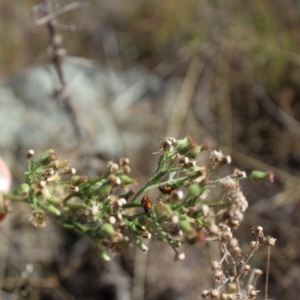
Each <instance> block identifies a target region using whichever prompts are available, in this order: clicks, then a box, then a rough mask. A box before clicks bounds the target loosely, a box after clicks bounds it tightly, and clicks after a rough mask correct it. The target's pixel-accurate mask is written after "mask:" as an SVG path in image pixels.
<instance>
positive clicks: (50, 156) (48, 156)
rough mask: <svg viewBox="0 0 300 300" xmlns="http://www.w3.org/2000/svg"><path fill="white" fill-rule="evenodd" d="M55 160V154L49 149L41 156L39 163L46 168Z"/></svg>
mask: <svg viewBox="0 0 300 300" xmlns="http://www.w3.org/2000/svg"><path fill="white" fill-rule="evenodd" d="M55 160H57V154H56V153H55V152H54V151H53V150H52V149H50V150H48V151H46V152H44V153H43V154H42V155H41V157H40V160H39V162H40V163H41V165H43V166H48V165H49V164H50V163H51V162H53V161H55Z"/></svg>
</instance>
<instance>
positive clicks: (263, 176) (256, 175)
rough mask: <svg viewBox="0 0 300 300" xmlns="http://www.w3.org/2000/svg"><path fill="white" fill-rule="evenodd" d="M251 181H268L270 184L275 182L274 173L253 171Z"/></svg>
mask: <svg viewBox="0 0 300 300" xmlns="http://www.w3.org/2000/svg"><path fill="white" fill-rule="evenodd" d="M250 179H251V180H252V181H253V182H261V181H264V180H268V181H270V182H272V183H273V182H274V173H273V172H272V171H268V172H262V171H252V173H251V175H250Z"/></svg>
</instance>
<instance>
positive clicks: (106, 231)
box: [100, 223, 115, 237]
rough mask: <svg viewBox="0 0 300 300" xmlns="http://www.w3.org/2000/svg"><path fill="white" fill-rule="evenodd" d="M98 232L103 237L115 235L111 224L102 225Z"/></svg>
mask: <svg viewBox="0 0 300 300" xmlns="http://www.w3.org/2000/svg"><path fill="white" fill-rule="evenodd" d="M100 232H101V234H103V235H106V236H110V237H112V236H113V235H114V234H115V229H114V228H113V226H112V225H111V224H109V223H104V224H103V225H102V226H101V228H100Z"/></svg>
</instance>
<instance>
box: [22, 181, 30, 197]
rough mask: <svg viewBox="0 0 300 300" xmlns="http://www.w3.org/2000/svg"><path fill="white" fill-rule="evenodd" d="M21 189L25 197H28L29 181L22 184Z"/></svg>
mask: <svg viewBox="0 0 300 300" xmlns="http://www.w3.org/2000/svg"><path fill="white" fill-rule="evenodd" d="M20 191H21V194H22V197H23V198H28V196H29V191H30V186H29V185H28V184H27V183H22V184H21V186H20Z"/></svg>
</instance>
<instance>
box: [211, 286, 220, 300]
mask: <svg viewBox="0 0 300 300" xmlns="http://www.w3.org/2000/svg"><path fill="white" fill-rule="evenodd" d="M220 295H221V292H220V291H219V290H216V289H213V290H211V296H212V299H216V300H217V299H220Z"/></svg>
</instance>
